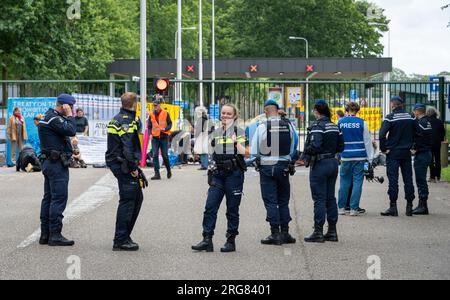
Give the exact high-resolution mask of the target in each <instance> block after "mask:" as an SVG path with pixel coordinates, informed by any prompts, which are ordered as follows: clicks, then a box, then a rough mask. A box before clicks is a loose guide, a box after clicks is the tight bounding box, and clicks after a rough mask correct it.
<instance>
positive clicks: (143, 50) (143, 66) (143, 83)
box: [140, 0, 147, 133]
mask: <svg viewBox="0 0 450 300" xmlns="http://www.w3.org/2000/svg"><path fill="white" fill-rule="evenodd" d="M146 5H147V1H146V0H141V2H140V43H141V45H140V54H141V55H140V76H141V77H140V90H141V91H140V94H141V128H142V129H141V130H142V133H144V132H145V123H146V122H145V121H146V118H147V6H146Z"/></svg>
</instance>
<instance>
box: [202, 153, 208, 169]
mask: <svg viewBox="0 0 450 300" xmlns="http://www.w3.org/2000/svg"><path fill="white" fill-rule="evenodd" d="M200 163H201V166H202V168H205V169H206V168H208V165H209V159H208V154H200Z"/></svg>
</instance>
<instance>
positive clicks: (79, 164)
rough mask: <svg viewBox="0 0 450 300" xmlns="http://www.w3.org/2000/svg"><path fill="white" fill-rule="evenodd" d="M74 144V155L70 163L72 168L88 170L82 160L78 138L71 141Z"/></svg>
mask: <svg viewBox="0 0 450 300" xmlns="http://www.w3.org/2000/svg"><path fill="white" fill-rule="evenodd" d="M71 142H72V148H73V155H72V161H71V163H70V167H71V168H76V169H77V168H87V165H86V163H85V162H84V160H83V159H82V158H81V152H80V148H79V147H78V139H77V138H76V137H74V138H72V139H71Z"/></svg>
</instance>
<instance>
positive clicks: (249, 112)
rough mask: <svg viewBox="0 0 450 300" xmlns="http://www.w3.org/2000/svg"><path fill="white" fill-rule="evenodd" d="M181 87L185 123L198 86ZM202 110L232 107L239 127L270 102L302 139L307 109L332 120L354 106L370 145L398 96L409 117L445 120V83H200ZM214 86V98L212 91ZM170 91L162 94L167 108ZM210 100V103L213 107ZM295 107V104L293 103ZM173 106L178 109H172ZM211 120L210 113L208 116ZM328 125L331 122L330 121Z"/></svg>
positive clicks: (448, 85)
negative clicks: (325, 112)
mask: <svg viewBox="0 0 450 300" xmlns="http://www.w3.org/2000/svg"><path fill="white" fill-rule="evenodd" d="M179 83H180V84H181V85H182V86H181V90H182V99H183V101H182V105H183V106H184V107H185V111H184V113H185V115H186V116H187V118H189V116H192V115H193V109H194V107H196V106H198V105H200V100H199V97H198V95H199V84H200V81H195V80H193V81H179ZM202 83H203V95H204V99H203V105H204V106H205V107H208V108H209V107H210V105H211V104H213V103H214V104H218V105H219V106H220V105H223V104H225V103H227V102H231V103H233V104H235V105H236V106H237V107H238V108H239V110H240V117H241V119H243V120H244V122H245V124H248V123H249V122H251V120H252V119H253V118H255V117H256V116H258V115H259V114H262V113H263V105H264V102H265V101H266V100H267V99H269V98H274V100H277V101H279V102H280V105H281V106H282V107H283V109H284V110H285V112H286V113H287V115H288V117H289V118H290V119H291V120H293V122H295V124H296V126H297V128H298V130H299V133H300V135H302V136H303V137H304V136H305V133H306V128H307V127H309V126H310V125H311V124H312V122H314V116H313V113H312V107H313V106H314V103H315V101H316V100H317V99H322V100H325V101H327V102H328V103H329V105H330V107H331V108H332V112H333V114H334V113H335V112H336V111H337V110H340V109H344V107H345V104H346V103H348V102H350V101H356V102H358V103H359V104H360V105H361V108H362V109H361V112H360V115H361V116H362V117H363V118H364V119H365V120H366V121H368V122H369V127H370V129H371V131H372V134H373V137H374V139H378V131H379V128H380V126H381V122H382V119H383V117H384V115H386V114H387V113H389V112H390V107H389V105H390V101H389V99H390V97H391V96H401V97H402V98H403V99H405V108H406V110H407V111H408V112H412V111H413V107H414V105H415V104H416V103H419V102H420V103H423V104H426V105H428V106H434V107H436V108H438V109H439V111H441V115H442V116H443V118H444V119H445V113H446V107H447V106H446V104H447V102H448V98H449V94H450V82H444V81H443V80H441V81H440V82H379V81H309V82H306V81H223V80H222V81H214V83H213V82H212V81H202ZM213 84H214V95H213V93H212V88H213ZM173 95H174V92H173V89H171V90H169V91H168V93H166V94H165V98H166V100H167V101H168V102H169V103H173ZM213 99H214V101H213ZM296 101H298V102H296ZM178 104H179V103H178ZM211 114H213V111H211ZM333 120H334V121H337V120H336V118H335V116H333Z"/></svg>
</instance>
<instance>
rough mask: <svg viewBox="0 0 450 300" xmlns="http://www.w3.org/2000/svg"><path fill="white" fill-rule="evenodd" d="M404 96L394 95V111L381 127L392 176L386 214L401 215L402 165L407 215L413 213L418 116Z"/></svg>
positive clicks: (384, 214) (383, 146)
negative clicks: (408, 109) (407, 107)
mask: <svg viewBox="0 0 450 300" xmlns="http://www.w3.org/2000/svg"><path fill="white" fill-rule="evenodd" d="M403 105H404V101H403V99H402V98H401V97H398V96H396V97H393V98H392V99H391V108H392V113H391V114H389V115H387V116H386V118H385V119H384V121H383V124H382V125H381V129H380V150H381V152H383V153H385V154H386V171H387V176H388V180H389V189H388V195H389V200H390V207H389V209H388V210H386V211H385V212H382V213H381V215H382V216H392V217H397V216H398V210H397V199H398V169H399V168H400V169H401V171H402V177H403V183H404V184H405V198H406V201H407V204H406V215H407V216H409V217H411V216H412V215H413V214H412V210H413V209H412V207H413V201H414V198H415V196H414V185H413V179H412V163H411V149H412V147H413V142H414V132H415V128H414V119H413V117H412V116H411V115H410V114H409V113H407V112H406V111H405V110H404V108H403Z"/></svg>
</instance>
